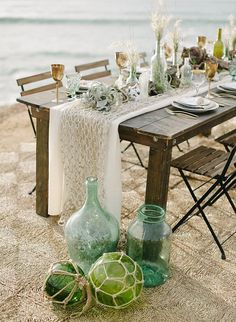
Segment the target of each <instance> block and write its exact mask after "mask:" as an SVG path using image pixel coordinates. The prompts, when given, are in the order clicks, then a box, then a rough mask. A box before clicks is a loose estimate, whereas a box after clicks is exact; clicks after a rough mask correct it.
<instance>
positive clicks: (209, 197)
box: [171, 145, 236, 259]
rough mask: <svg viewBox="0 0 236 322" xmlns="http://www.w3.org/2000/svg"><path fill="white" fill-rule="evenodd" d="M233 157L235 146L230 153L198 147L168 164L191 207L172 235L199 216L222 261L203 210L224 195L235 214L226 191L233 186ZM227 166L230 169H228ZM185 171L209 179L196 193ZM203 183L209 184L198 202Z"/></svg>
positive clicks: (231, 201) (234, 179)
mask: <svg viewBox="0 0 236 322" xmlns="http://www.w3.org/2000/svg"><path fill="white" fill-rule="evenodd" d="M235 153H236V145H235V146H234V147H233V148H232V150H231V151H230V152H224V151H221V150H216V149H213V148H208V147H205V146H200V147H198V148H196V149H194V150H192V151H190V152H188V153H186V154H184V155H182V156H181V157H179V158H177V159H175V160H173V161H172V162H171V165H172V166H173V167H174V168H177V169H178V170H179V172H180V174H181V176H182V178H183V180H184V182H185V184H186V186H187V188H188V190H189V192H190V194H191V196H192V198H193V200H194V205H193V206H192V207H191V208H190V210H189V211H188V212H187V213H186V214H185V215H184V216H183V217H182V218H181V219H180V220H179V221H178V222H177V223H176V224H175V226H174V227H173V231H175V230H176V229H177V228H179V227H180V226H181V225H182V224H184V223H186V221H188V220H189V219H190V218H191V217H192V216H193V215H200V216H201V217H202V219H203V220H204V222H205V223H206V225H207V227H208V229H209V231H210V233H211V235H212V237H213V238H214V241H215V243H216V244H217V246H218V248H219V250H220V252H221V258H222V259H226V256H225V252H224V250H223V247H222V244H221V243H220V241H219V239H218V237H217V236H216V233H215V231H214V229H213V228H212V226H211V224H210V222H209V220H208V218H207V215H206V213H205V211H204V209H205V208H206V207H207V206H210V205H213V204H214V203H215V202H216V201H217V200H218V199H219V198H220V197H221V196H223V195H225V196H226V198H227V200H228V201H229V203H230V205H231V207H232V209H233V211H234V212H235V213H236V207H235V204H234V202H233V200H232V198H231V197H230V194H229V190H230V189H231V188H232V186H233V185H235V184H236V169H235V164H234V162H235ZM231 166H234V167H233V169H231ZM185 171H187V172H191V173H194V174H198V175H201V176H206V177H208V178H209V179H208V180H207V181H206V182H204V183H203V184H201V185H200V186H198V187H197V188H196V189H193V188H192V187H191V185H190V183H189V180H188V179H187V176H186V174H185ZM206 183H212V184H211V186H210V187H209V188H208V189H207V190H206V191H205V193H204V194H203V195H202V196H201V197H200V198H197V196H196V194H195V191H196V190H197V189H199V188H200V187H202V186H204V185H205V184H206Z"/></svg>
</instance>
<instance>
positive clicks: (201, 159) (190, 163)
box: [171, 146, 229, 178]
mask: <svg viewBox="0 0 236 322" xmlns="http://www.w3.org/2000/svg"><path fill="white" fill-rule="evenodd" d="M228 157H229V153H226V152H224V151H221V150H216V149H213V148H208V147H205V146H200V147H198V148H196V149H194V150H192V151H190V152H188V153H186V154H184V155H182V156H180V157H179V158H177V159H175V160H173V161H172V162H171V166H172V167H174V168H178V169H181V170H185V171H189V172H192V173H196V174H199V175H203V176H207V177H210V178H213V177H215V176H217V175H219V174H221V172H222V169H223V167H224V166H225V161H226V160H227V158H228Z"/></svg>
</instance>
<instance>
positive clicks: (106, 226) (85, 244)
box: [64, 177, 119, 274]
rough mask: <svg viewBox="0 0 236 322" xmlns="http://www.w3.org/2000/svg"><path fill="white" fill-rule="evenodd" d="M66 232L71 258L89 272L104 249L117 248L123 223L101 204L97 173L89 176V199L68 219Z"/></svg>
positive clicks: (104, 251) (85, 271)
mask: <svg viewBox="0 0 236 322" xmlns="http://www.w3.org/2000/svg"><path fill="white" fill-rule="evenodd" d="M64 233H65V239H66V243H67V248H68V252H69V255H70V258H71V259H72V260H73V261H74V262H75V263H77V265H78V266H79V267H81V268H82V270H83V272H84V273H85V274H87V273H88V271H89V269H90V267H91V265H92V264H93V263H94V262H95V261H96V260H97V259H98V258H99V257H100V256H102V254H103V253H109V252H113V251H116V247H117V244H118V240H119V223H118V221H117V220H116V218H115V217H114V216H113V215H112V214H109V213H108V212H107V211H106V210H105V209H103V208H102V207H101V205H100V202H99V200H98V196H97V178H96V177H88V178H87V180H86V201H85V203H84V205H83V207H82V208H81V209H80V210H78V211H76V212H75V213H74V214H72V216H71V217H70V218H69V219H68V221H67V223H66V225H65V229H64Z"/></svg>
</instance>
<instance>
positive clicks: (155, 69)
mask: <svg viewBox="0 0 236 322" xmlns="http://www.w3.org/2000/svg"><path fill="white" fill-rule="evenodd" d="M166 70H167V63H166V59H165V55H164V53H163V51H162V49H161V44H160V41H157V42H156V50H155V54H154V55H153V56H152V58H151V81H152V82H153V83H154V86H155V88H156V90H157V92H158V93H164V92H165V91H166V90H167V89H168V80H167V74H166Z"/></svg>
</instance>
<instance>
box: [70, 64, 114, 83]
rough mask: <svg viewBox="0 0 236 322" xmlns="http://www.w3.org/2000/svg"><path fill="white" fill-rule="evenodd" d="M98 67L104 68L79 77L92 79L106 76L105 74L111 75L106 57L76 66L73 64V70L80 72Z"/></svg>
mask: <svg viewBox="0 0 236 322" xmlns="http://www.w3.org/2000/svg"><path fill="white" fill-rule="evenodd" d="M98 68H99V69H105V70H100V71H96V72H94V71H93V72H91V73H88V74H85V75H82V77H81V79H85V80H94V79H98V78H102V77H107V76H110V75H111V71H110V69H109V60H108V59H104V60H99V61H95V62H92V63H88V64H82V65H77V66H75V71H76V72H77V73H82V72H84V71H88V70H94V69H98Z"/></svg>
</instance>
